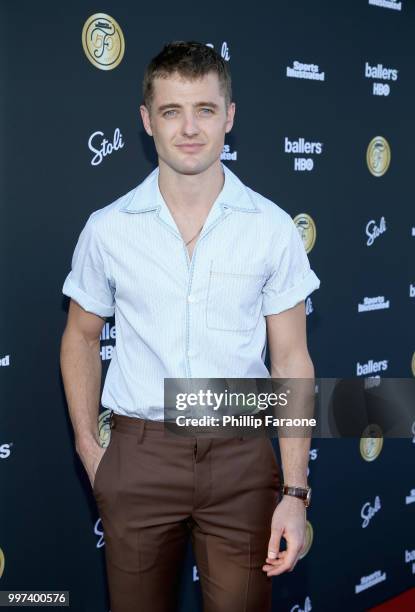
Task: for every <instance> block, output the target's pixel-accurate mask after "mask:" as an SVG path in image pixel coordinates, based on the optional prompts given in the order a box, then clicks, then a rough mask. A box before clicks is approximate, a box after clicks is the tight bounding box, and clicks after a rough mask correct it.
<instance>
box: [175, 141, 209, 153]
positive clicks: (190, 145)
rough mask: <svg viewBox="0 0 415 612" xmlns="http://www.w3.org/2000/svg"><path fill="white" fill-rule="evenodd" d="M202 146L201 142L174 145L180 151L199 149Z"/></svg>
mask: <svg viewBox="0 0 415 612" xmlns="http://www.w3.org/2000/svg"><path fill="white" fill-rule="evenodd" d="M203 146H204V144H203V143H201V142H192V143H183V144H180V145H176V147H178V148H179V149H181V150H182V151H199V149H201V148H202V147H203Z"/></svg>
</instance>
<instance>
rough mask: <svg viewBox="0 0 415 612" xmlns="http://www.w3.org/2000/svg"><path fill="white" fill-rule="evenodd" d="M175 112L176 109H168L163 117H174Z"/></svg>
mask: <svg viewBox="0 0 415 612" xmlns="http://www.w3.org/2000/svg"><path fill="white" fill-rule="evenodd" d="M175 112H176V111H175V110H173V109H170V110H168V111H166V112H164V113H163V117H172V116H173V113H175Z"/></svg>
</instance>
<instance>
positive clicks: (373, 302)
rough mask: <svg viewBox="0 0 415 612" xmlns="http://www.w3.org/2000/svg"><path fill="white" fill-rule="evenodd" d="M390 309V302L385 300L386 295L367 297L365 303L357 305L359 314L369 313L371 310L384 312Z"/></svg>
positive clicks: (364, 299)
mask: <svg viewBox="0 0 415 612" xmlns="http://www.w3.org/2000/svg"><path fill="white" fill-rule="evenodd" d="M385 308H390V301H389V300H385V296H384V295H378V296H377V297H365V298H363V302H359V304H358V305H357V312H368V311H369V310H384V309H385Z"/></svg>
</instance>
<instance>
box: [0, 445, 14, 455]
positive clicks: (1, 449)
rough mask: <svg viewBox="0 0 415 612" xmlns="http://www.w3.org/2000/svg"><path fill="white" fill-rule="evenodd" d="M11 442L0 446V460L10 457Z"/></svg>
mask: <svg viewBox="0 0 415 612" xmlns="http://www.w3.org/2000/svg"><path fill="white" fill-rule="evenodd" d="M12 446H13V442H10V443H9V444H0V459H8V458H9V457H10V453H11V452H12V451H11V448H12Z"/></svg>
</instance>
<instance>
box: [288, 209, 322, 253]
mask: <svg viewBox="0 0 415 612" xmlns="http://www.w3.org/2000/svg"><path fill="white" fill-rule="evenodd" d="M293 221H294V223H295V224H296V226H297V229H298V231H299V233H300V236H301V238H302V240H303V243H304V248H305V250H306V253H309V252H310V251H311V249H312V248H313V246H314V243H315V241H316V236H317V230H316V224H315V223H314V221H313V219H312V218H311V217H310V215H307V213H300V214H299V215H296V216H295V217H294V219H293Z"/></svg>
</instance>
